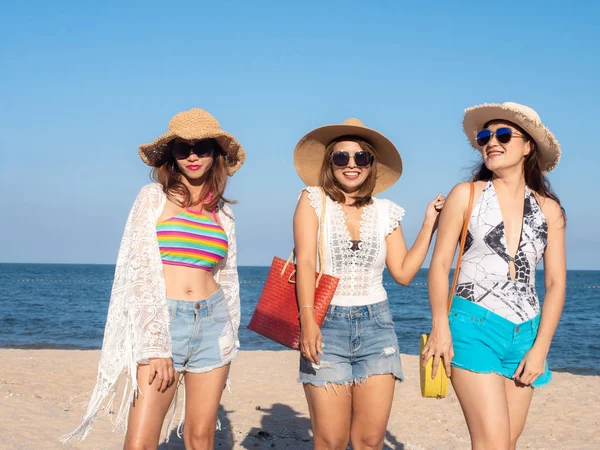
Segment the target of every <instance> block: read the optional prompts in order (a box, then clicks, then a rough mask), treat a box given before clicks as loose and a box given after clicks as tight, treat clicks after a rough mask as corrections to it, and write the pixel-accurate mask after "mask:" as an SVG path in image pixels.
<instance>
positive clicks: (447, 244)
mask: <svg viewBox="0 0 600 450" xmlns="http://www.w3.org/2000/svg"><path fill="white" fill-rule="evenodd" d="M469 196H470V187H469V183H461V184H458V185H457V186H455V187H454V188H453V189H452V191H451V192H450V194H449V195H448V199H447V200H446V203H445V205H444V209H443V211H442V213H441V214H440V220H439V221H440V223H439V228H438V236H437V240H436V243H435V248H434V251H433V257H432V259H431V264H430V266H429V277H428V287H429V302H430V305H431V333H430V336H429V339H428V341H427V344H426V345H425V348H424V349H423V352H422V354H421V355H422V358H423V361H422V362H423V364H424V365H425V364H426V363H427V361H429V359H430V358H431V357H432V356H433V357H434V360H433V370H432V377H433V378H435V376H436V374H437V369H438V365H439V362H440V358H443V359H444V364H445V366H446V373H447V374H448V376H450V362H451V361H452V357H453V356H454V350H453V349H452V336H451V335H450V326H449V323H448V290H449V283H448V275H449V273H450V268H451V267H452V261H453V260H454V254H455V253H456V246H457V243H458V240H459V238H460V233H461V230H462V227H463V223H464V220H465V213H466V210H467V207H468V203H469Z"/></svg>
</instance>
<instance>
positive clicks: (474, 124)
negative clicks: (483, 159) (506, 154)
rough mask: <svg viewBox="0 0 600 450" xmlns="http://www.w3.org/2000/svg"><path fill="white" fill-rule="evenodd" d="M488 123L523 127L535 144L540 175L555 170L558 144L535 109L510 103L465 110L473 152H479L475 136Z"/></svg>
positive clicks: (464, 120)
mask: <svg viewBox="0 0 600 450" xmlns="http://www.w3.org/2000/svg"><path fill="white" fill-rule="evenodd" d="M490 120H506V121H508V122H512V123H514V124H516V125H518V126H520V127H521V128H523V130H525V131H526V132H527V134H529V136H531V137H532V138H533V140H534V141H535V143H536V145H537V148H538V153H539V161H540V168H541V170H542V172H544V173H547V172H550V171H551V170H553V169H554V168H555V167H556V165H557V164H558V161H559V160H560V155H561V150H560V144H559V143H558V141H557V140H556V138H555V137H554V135H553V134H552V132H551V131H550V130H549V129H548V128H546V127H545V126H544V124H542V119H540V116H539V114H538V113H537V112H535V110H534V109H532V108H530V107H529V106H525V105H520V104H519V103H513V102H506V103H502V104H498V103H486V104H483V105H478V106H473V107H472V108H468V109H466V110H465V117H464V119H463V129H464V131H465V134H466V135H467V137H468V138H469V141H470V142H471V145H472V146H473V148H474V149H476V150H479V149H480V147H479V146H478V145H477V133H478V132H479V131H481V130H482V129H483V127H484V126H485V124H486V123H488V122H489V121H490Z"/></svg>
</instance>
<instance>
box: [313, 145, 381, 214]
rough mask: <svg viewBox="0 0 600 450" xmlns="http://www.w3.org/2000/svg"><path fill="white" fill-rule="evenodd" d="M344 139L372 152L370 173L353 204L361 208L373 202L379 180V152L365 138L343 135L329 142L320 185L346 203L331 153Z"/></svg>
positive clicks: (339, 200)
mask: <svg viewBox="0 0 600 450" xmlns="http://www.w3.org/2000/svg"><path fill="white" fill-rule="evenodd" d="M342 141H352V142H356V143H357V144H358V145H360V148H361V149H363V150H365V151H367V152H369V153H371V156H372V160H371V167H370V169H369V174H368V175H367V178H366V179H365V181H363V183H362V184H361V185H360V187H359V188H358V190H357V191H356V196H355V197H354V203H352V205H351V206H355V207H356V208H360V207H362V206H365V205H368V204H369V203H371V198H372V197H373V191H374V190H375V183H376V181H377V153H375V149H374V148H373V146H372V145H371V144H369V143H368V142H367V141H365V140H364V139H362V138H360V137H357V136H342V137H339V138H337V139H335V140H333V141H332V142H330V143H329V145H328V146H327V148H326V149H325V156H324V157H323V163H322V164H321V173H320V174H319V186H321V187H322V188H323V190H324V191H325V193H326V194H327V195H329V197H331V198H332V199H333V200H334V201H336V202H338V203H344V202H345V201H346V196H345V195H344V190H343V189H342V187H341V186H340V183H338V181H337V180H336V179H335V177H334V176H333V167H332V163H331V154H332V153H333V148H334V147H335V144H337V143H338V142H342Z"/></svg>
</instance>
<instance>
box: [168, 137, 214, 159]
mask: <svg viewBox="0 0 600 450" xmlns="http://www.w3.org/2000/svg"><path fill="white" fill-rule="evenodd" d="M217 145H218V144H216V143H215V142H214V141H213V140H212V139H205V140H203V141H198V142H196V143H195V144H193V145H192V144H189V143H187V142H172V143H171V152H172V153H173V157H174V158H175V159H187V158H188V157H189V156H190V154H191V153H194V154H195V155H196V156H197V157H198V158H206V157H208V156H212V155H213V154H214V153H215V150H216V146H217Z"/></svg>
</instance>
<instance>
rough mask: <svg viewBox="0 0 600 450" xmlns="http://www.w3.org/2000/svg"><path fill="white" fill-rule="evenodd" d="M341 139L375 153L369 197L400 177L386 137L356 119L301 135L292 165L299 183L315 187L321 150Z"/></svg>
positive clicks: (398, 164)
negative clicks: (362, 142)
mask: <svg viewBox="0 0 600 450" xmlns="http://www.w3.org/2000/svg"><path fill="white" fill-rule="evenodd" d="M342 136H355V137H359V138H362V139H364V140H365V141H367V142H368V143H369V144H371V145H372V146H373V148H374V149H375V153H376V154H377V180H376V183H375V189H374V191H373V194H377V193H379V192H382V191H384V190H386V189H387V188H389V187H390V186H391V185H393V184H394V183H395V182H396V181H398V179H399V178H400V175H402V158H401V157H400V153H399V152H398V150H397V149H396V147H395V146H394V144H392V141H390V140H389V139H388V138H387V137H385V136H384V135H383V134H381V133H380V132H378V131H375V130H373V129H371V128H367V127H365V126H364V124H363V123H362V122H361V121H360V120H358V119H353V118H352V119H347V120H345V121H344V122H343V123H341V124H335V125H325V126H323V127H319V128H317V129H315V130H312V131H311V132H310V133H308V134H307V135H306V136H304V137H303V138H302V139H301V140H300V142H298V145H296V149H295V150H294V165H295V166H296V171H297V172H298V175H300V178H302V181H304V183H305V184H306V185H307V186H317V185H318V184H319V175H320V173H321V166H322V164H323V158H324V157H325V150H326V149H327V146H328V145H329V144H330V143H331V142H332V141H333V140H335V139H337V138H339V137H342Z"/></svg>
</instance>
